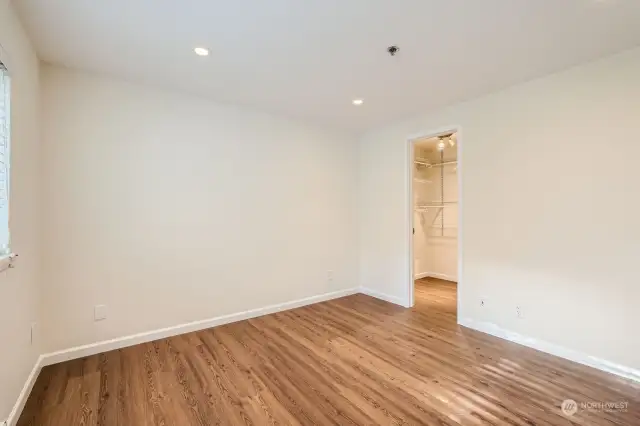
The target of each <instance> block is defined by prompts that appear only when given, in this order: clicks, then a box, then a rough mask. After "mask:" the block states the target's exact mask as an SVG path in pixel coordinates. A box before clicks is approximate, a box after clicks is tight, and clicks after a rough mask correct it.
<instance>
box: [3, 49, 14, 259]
mask: <svg viewBox="0 0 640 426" xmlns="http://www.w3.org/2000/svg"><path fill="white" fill-rule="evenodd" d="M2 53H3V52H2V49H1V48H0V73H2V76H1V77H2V78H3V90H2V92H1V93H0V96H3V97H5V98H4V100H3V101H4V102H3V105H4V108H5V120H4V121H5V122H4V124H3V125H4V126H5V128H4V129H3V130H4V132H3V133H4V134H5V135H6V138H5V140H4V141H0V144H2V143H4V144H6V145H5V147H4V148H5V149H4V167H5V182H4V184H2V185H4V188H1V187H0V190H4V193H5V198H6V200H5V204H4V206H2V207H0V208H2V209H6V222H5V219H2V222H0V227H3V228H4V227H6V239H5V240H3V241H0V271H3V270H5V269H7V268H11V267H13V260H14V259H15V257H16V256H17V255H15V254H13V253H12V252H11V232H10V228H9V223H10V219H9V218H10V214H11V213H10V202H11V201H10V192H11V75H10V74H9V69H8V66H7V65H6V62H5V61H3V58H2V56H4V55H2ZM0 167H1V166H0Z"/></svg>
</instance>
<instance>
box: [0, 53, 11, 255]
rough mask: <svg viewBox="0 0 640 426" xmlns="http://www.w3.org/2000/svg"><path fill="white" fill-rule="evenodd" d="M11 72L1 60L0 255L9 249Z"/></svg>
mask: <svg viewBox="0 0 640 426" xmlns="http://www.w3.org/2000/svg"><path fill="white" fill-rule="evenodd" d="M9 83H10V82H9V74H8V72H7V68H6V67H5V66H4V64H3V63H2V62H0V256H3V255H4V256H6V255H8V254H9V253H10V250H9V131H10V121H11V120H10V111H9V102H10V93H11V91H10V90H9Z"/></svg>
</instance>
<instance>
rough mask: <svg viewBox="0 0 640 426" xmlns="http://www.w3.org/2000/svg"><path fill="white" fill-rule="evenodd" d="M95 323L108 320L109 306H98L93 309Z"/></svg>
mask: <svg viewBox="0 0 640 426" xmlns="http://www.w3.org/2000/svg"><path fill="white" fill-rule="evenodd" d="M93 319H94V321H102V320H105V319H107V305H96V306H95V307H94V308H93Z"/></svg>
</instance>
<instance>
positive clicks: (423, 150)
mask: <svg viewBox="0 0 640 426" xmlns="http://www.w3.org/2000/svg"><path fill="white" fill-rule="evenodd" d="M412 186H413V205H414V212H413V215H414V217H413V223H414V228H413V254H414V278H415V280H416V281H415V282H416V289H415V291H416V292H419V291H421V289H422V290H423V291H424V290H425V289H427V287H433V286H444V287H451V286H454V285H455V283H456V282H457V280H458V140H457V137H456V134H455V133H453V134H444V135H441V136H438V137H432V138H428V139H424V140H418V141H416V142H414V164H413V185H412ZM431 290H432V288H431ZM430 294H433V292H430Z"/></svg>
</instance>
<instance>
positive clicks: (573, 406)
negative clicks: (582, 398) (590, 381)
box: [560, 399, 578, 417]
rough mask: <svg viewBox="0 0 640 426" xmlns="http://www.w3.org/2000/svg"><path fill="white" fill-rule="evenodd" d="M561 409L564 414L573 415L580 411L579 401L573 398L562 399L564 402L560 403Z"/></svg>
mask: <svg viewBox="0 0 640 426" xmlns="http://www.w3.org/2000/svg"><path fill="white" fill-rule="evenodd" d="M560 409H561V410H562V414H564V415H565V416H567V417H571V416H573V415H574V414H575V413H577V412H578V403H577V402H575V401H574V400H573V399H565V400H564V401H562V404H560Z"/></svg>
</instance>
